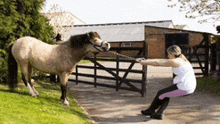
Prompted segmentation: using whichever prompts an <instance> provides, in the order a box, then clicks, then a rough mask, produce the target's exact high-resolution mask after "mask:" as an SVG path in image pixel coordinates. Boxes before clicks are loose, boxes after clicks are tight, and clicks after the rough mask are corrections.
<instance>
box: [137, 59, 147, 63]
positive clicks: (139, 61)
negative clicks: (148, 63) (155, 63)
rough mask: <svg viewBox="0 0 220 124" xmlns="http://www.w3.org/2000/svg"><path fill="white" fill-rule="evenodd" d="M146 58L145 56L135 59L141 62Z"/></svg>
mask: <svg viewBox="0 0 220 124" xmlns="http://www.w3.org/2000/svg"><path fill="white" fill-rule="evenodd" d="M144 60H146V59H145V58H137V59H136V60H135V61H136V62H138V63H141V61H144Z"/></svg>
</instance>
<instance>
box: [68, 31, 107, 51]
mask: <svg viewBox="0 0 220 124" xmlns="http://www.w3.org/2000/svg"><path fill="white" fill-rule="evenodd" d="M70 41H71V46H72V47H73V48H82V47H84V48H87V50H88V51H90V52H93V53H99V52H103V51H108V50H109V49H110V44H109V43H108V42H106V41H104V40H102V39H101V37H100V36H99V34H98V33H97V32H89V33H86V34H82V35H77V36H72V37H70Z"/></svg>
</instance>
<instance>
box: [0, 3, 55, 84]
mask: <svg viewBox="0 0 220 124" xmlns="http://www.w3.org/2000/svg"><path fill="white" fill-rule="evenodd" d="M44 1H45V0H1V1H0V34H1V35H0V65H1V68H0V82H5V79H6V77H5V76H6V72H7V68H6V67H7V66H6V59H7V48H8V46H9V44H10V43H12V42H14V41H15V40H16V39H18V38H20V37H23V36H32V37H35V38H38V39H40V40H42V41H44V42H47V43H54V41H53V40H52V38H53V37H54V35H55V34H54V32H53V27H52V26H50V25H49V23H48V19H47V18H46V17H44V16H43V15H42V14H41V13H40V12H39V11H40V9H41V7H42V6H43V3H44Z"/></svg>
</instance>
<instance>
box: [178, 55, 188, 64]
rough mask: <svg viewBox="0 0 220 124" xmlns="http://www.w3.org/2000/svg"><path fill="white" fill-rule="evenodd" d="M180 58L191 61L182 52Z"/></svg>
mask: <svg viewBox="0 0 220 124" xmlns="http://www.w3.org/2000/svg"><path fill="white" fill-rule="evenodd" d="M179 57H180V58H182V59H183V60H184V61H186V62H189V60H188V59H187V58H186V56H185V55H183V54H182V53H181V54H180V56H179Z"/></svg>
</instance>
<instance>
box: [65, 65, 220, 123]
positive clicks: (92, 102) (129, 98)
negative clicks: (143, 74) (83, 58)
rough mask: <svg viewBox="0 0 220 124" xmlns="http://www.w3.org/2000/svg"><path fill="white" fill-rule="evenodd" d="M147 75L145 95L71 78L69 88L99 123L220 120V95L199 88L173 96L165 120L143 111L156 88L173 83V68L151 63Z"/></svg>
mask: <svg viewBox="0 0 220 124" xmlns="http://www.w3.org/2000/svg"><path fill="white" fill-rule="evenodd" d="M105 64H106V65H108V66H110V65H109V63H105ZM88 73H89V72H88ZM147 78H148V86H147V96H146V97H141V95H140V94H139V93H135V92H131V91H124V90H119V91H118V92H116V91H115V89H110V88H105V87H97V88H94V86H91V85H86V84H78V85H76V84H75V83H74V82H69V90H70V91H71V92H72V94H73V96H74V97H75V99H76V100H77V101H78V103H79V104H80V105H81V106H82V107H83V108H84V109H85V110H86V111H87V112H88V114H89V115H90V117H91V118H92V119H93V120H94V122H95V123H97V124H219V122H220V97H219V96H216V95H213V94H209V93H207V92H199V91H196V92H195V93H194V94H193V95H190V96H187V97H178V98H171V100H170V104H169V106H168V108H167V110H166V113H165V116H164V119H163V120H153V119H150V118H149V117H146V116H143V115H141V113H140V111H141V110H143V109H146V108H147V107H148V106H149V105H150V103H151V102H152V100H153V98H154V96H155V95H156V93H157V91H158V90H159V89H161V88H164V87H167V86H169V85H171V84H172V71H171V68H164V67H148V76H147ZM105 82H106V81H105Z"/></svg>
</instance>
